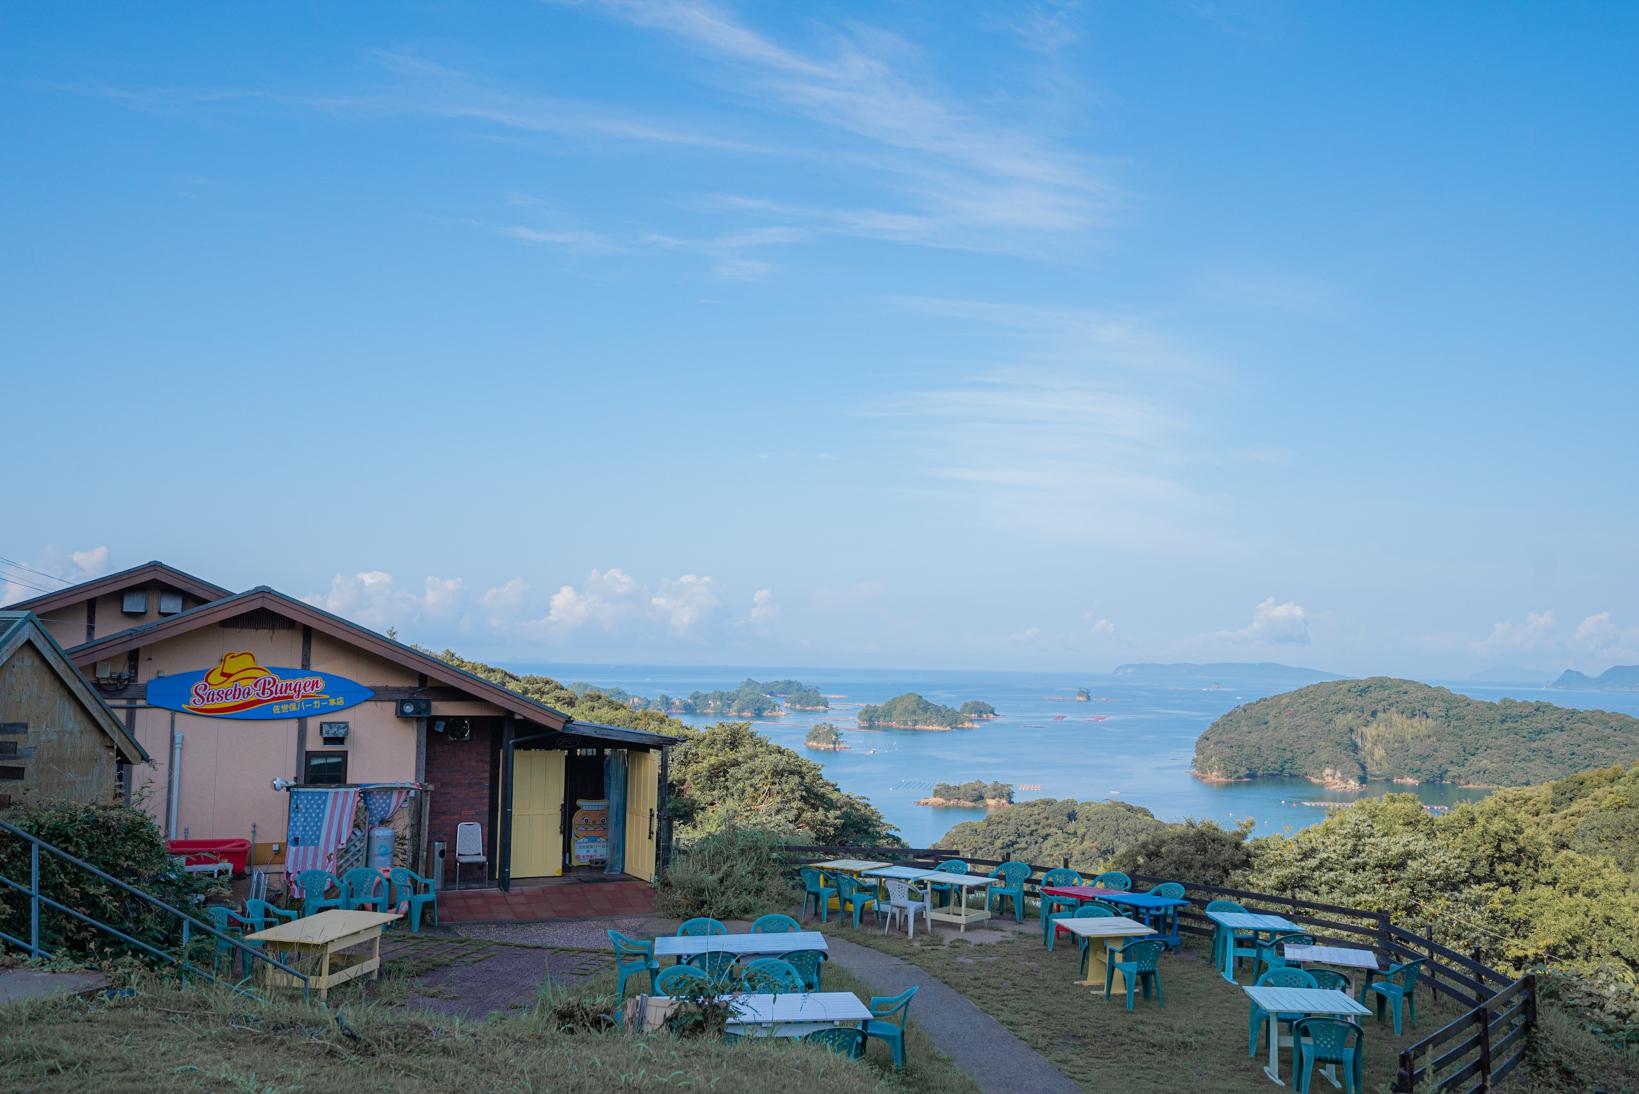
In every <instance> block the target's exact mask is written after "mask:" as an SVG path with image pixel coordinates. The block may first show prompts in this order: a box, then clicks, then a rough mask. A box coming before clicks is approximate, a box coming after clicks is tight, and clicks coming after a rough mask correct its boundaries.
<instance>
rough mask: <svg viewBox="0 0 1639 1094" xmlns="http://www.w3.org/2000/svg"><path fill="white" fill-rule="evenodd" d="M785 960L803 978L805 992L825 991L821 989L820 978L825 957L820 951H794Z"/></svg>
mask: <svg viewBox="0 0 1639 1094" xmlns="http://www.w3.org/2000/svg"><path fill="white" fill-rule="evenodd" d="M783 960H784V961H785V963H786V964H787V965H790V966H791V967H792V968H793V969H796V970H797V975H798V976H801V977H802V987H803V990H804V991H822V990H824V989H822V988H821V987H820V978H821V974H822V973H823V971H824V966H825V955H824V954H823V953H821V952H820V951H819V950H793V951H792V952H790V953H788V954H786V955H785V956H784V958H783Z"/></svg>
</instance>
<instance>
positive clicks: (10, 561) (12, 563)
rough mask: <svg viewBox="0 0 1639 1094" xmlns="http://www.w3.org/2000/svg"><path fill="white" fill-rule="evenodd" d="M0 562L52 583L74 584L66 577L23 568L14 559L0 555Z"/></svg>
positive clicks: (28, 567) (29, 567)
mask: <svg viewBox="0 0 1639 1094" xmlns="http://www.w3.org/2000/svg"><path fill="white" fill-rule="evenodd" d="M0 562H4V563H5V564H6V565H8V566H15V567H17V568H18V569H19V570H27V571H28V572H29V573H31V574H39V575H40V576H41V577H49V578H50V579H51V580H53V581H61V582H62V583H63V584H64V585H72V584H74V583H73V582H72V581H70V580H68V578H66V577H58V576H57V575H56V574H48V573H46V572H45V571H44V570H36V569H35V568H34V567H32V566H25V565H23V564H22V563H21V562H18V561H17V560H16V559H10V558H7V557H6V556H5V555H0Z"/></svg>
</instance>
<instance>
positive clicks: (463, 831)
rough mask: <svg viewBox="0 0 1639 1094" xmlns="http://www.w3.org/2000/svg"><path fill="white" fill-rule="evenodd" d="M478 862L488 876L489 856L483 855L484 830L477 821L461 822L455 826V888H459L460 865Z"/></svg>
mask: <svg viewBox="0 0 1639 1094" xmlns="http://www.w3.org/2000/svg"><path fill="white" fill-rule="evenodd" d="M463 862H478V863H482V864H483V865H484V867H485V876H486V877H487V876H488V866H489V856H488V855H486V854H484V829H483V826H482V825H480V824H479V823H478V822H477V821H463V822H461V823H460V824H458V825H456V826H455V887H456V888H457V889H459V888H461V864H462V863H463Z"/></svg>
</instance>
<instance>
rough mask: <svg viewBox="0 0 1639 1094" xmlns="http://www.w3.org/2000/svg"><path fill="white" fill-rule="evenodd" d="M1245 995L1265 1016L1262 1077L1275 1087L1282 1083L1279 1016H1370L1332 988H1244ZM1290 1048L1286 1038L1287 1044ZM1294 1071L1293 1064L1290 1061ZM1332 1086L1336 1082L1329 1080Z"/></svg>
mask: <svg viewBox="0 0 1639 1094" xmlns="http://www.w3.org/2000/svg"><path fill="white" fill-rule="evenodd" d="M1241 990H1242V991H1244V992H1246V994H1247V997H1248V998H1250V999H1251V1000H1252V1001H1253V1002H1254V1003H1256V1004H1257V1005H1258V1006H1260V1007H1262V1008H1263V1009H1264V1010H1266V1011H1268V1012H1269V1065H1268V1066H1267V1067H1265V1068H1264V1069H1263V1073H1264V1074H1265V1075H1267V1076H1269V1078H1270V1079H1271V1080H1273V1081H1274V1083H1275V1084H1276V1085H1277V1086H1285V1085H1286V1083H1285V1082H1283V1081H1282V1080H1281V1077H1280V1050H1281V1042H1280V1016H1281V1015H1282V1014H1326V1015H1343V1016H1345V1017H1350V1016H1359V1015H1364V1014H1370V1013H1371V1011H1369V1010H1367V1009H1366V1008H1365V1007H1363V1006H1361V1005H1360V1004H1359V1003H1357V1002H1355V1000H1354V999H1353V998H1351V997H1350V995H1349V993H1348V992H1344V991H1338V990H1337V989H1336V988H1274V987H1262V988H1259V987H1244V988H1242V989H1241ZM1287 1043H1288V1044H1290V1043H1291V1040H1290V1038H1289V1039H1288V1040H1287ZM1292 1064H1293V1066H1294V1067H1296V1066H1297V1061H1296V1060H1293V1061H1292ZM1332 1082H1333V1085H1336V1080H1335V1079H1333V1080H1332Z"/></svg>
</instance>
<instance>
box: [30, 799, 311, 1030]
mask: <svg viewBox="0 0 1639 1094" xmlns="http://www.w3.org/2000/svg"><path fill="white" fill-rule="evenodd" d="M0 832H9V833H10V834H11V835H14V836H17V837H20V838H21V839H23V840H26V841H27V842H28V844H29V883H28V885H27V886H25V885H23V884H22V883H21V882H18V881H14V880H12V879H11V878H9V877H6V876H5V875H4V874H0V884H4V885H6V886H8V887H10V888H12V889H15V890H16V891H18V892H20V893H22V894H23V895H24V896H26V897H28V902H29V938H28V940H27V941H24V940H23V939H21V938H18V937H16V936H15V935H11V934H8V933H7V932H5V931H0V939H3V940H5V941H6V942H10V943H11V944H12V945H14V946H17V947H19V948H21V949H23V950H26V951H28V952H29V953H30V954H32V955H33V956H35V957H39V958H46V959H49V958H50V957H51V953H50V951H48V950H47V949H46V948H45V947H44V946H42V945H41V944H40V906H41V905H42V904H44V905H45V906H46V907H48V908H51V909H53V910H54V911H58V912H61V913H63V914H64V915H68V916H72V917H73V918H75V919H77V920H79V921H80V922H82V923H85V924H86V925H88V926H91V927H95V928H96V929H97V930H99V931H104V932H106V933H108V934H111V935H113V936H114V937H115V938H118V939H120V940H121V941H122V942H125V943H126V944H128V945H131V946H135V947H137V948H138V949H140V950H142V951H144V952H145V953H150V954H152V955H154V956H155V957H158V958H162V959H163V960H166V961H169V962H171V963H172V964H173V965H177V966H178V967H180V968H181V969H183V971H185V972H196V973H199V974H201V975H203V976H204V977H205V978H206V979H207V980H209V981H210V982H211V983H213V984H217V983H224V982H225V981H223V980H222V979H221V978H220V977H218V976H217V975H216V974H215V972H214V971H210V970H206V969H204V968H201V967H200V966H198V965H195V964H194V963H193V962H192V961H189V960H188V957H187V954H188V946H189V943H190V941H191V936H192V933H193V932H194V931H196V930H202V931H204V932H205V934H206V935H208V936H210V937H213V938H215V939H217V940H218V941H219V942H225V943H227V944H228V945H229V946H230V947H232V948H233V949H235V950H237V951H238V952H240V953H242V954H244V955H245V959H246V965H245V968H246V969H247V970H248V969H249V968H250V967H251V966H250V964H249V962H250V961H251V960H252V959H254V960H257V961H261V962H262V963H264V964H266V965H268V966H271V967H273V968H276V969H279V970H280V971H282V972H284V973H286V974H288V975H289V976H292V977H294V978H295V979H297V980H300V981H301V984H302V998H303V999H306V998H307V997H308V992H309V988H310V984H309V981H310V977H309V976H308V975H307V974H306V973H304V972H301V971H300V970H298V969H295V968H292V967H291V966H289V965H287V964H285V963H284V962H283V961H280V960H279V959H278V958H276V957H270V956H269V955H268V954H266V953H264V952H263V951H262V950H260V949H258V948H257V947H255V946H250V945H247V944H246V943H245V942H244V941H242V940H241V939H238V938H234V937H233V936H232V935H230V934H227V933H225V932H223V931H219V930H217V929H216V928H215V927H214V926H212V925H211V924H209V923H206V922H205V921H203V920H201V919H198V918H196V917H194V916H192V915H189V914H188V913H187V912H184V911H183V910H182V909H180V908H176V907H173V906H172V905H170V904H167V903H166V902H165V901H163V900H161V899H159V898H158V897H156V896H154V895H153V894H152V893H149V892H145V891H143V890H142V889H139V888H137V887H136V886H135V885H131V884H130V883H128V882H124V881H121V880H120V879H119V878H117V877H114V876H113V875H112V874H110V873H108V872H107V871H105V870H102V869H99V868H98V867H96V866H93V865H91V864H90V863H89V862H86V861H85V860H84V859H82V858H79V857H77V856H75V855H71V854H69V853H68V852H67V851H64V850H63V849H62V848H60V847H56V846H54V845H52V844H49V843H47V842H46V841H45V840H43V839H41V838H40V837H39V836H36V835H35V834H34V833H32V832H29V831H26V830H24V829H22V828H19V827H17V826H16V825H14V824H11V823H10V822H8V821H3V820H0ZM42 850H44V851H45V852H46V853H47V854H49V855H50V856H52V857H53V858H57V859H61V860H62V861H64V862H66V863H69V864H70V865H72V866H76V867H78V868H79V869H81V870H84V871H86V872H87V873H89V874H91V875H92V876H93V877H96V878H99V879H101V880H102V881H105V882H107V883H108V884H110V885H112V886H114V887H115V888H116V889H118V890H120V891H121V892H124V893H129V894H130V895H132V896H134V897H137V898H138V899H139V900H144V901H146V902H147V903H149V904H151V905H153V906H154V907H155V908H158V909H160V910H161V911H165V912H168V913H170V914H171V915H172V916H174V917H176V918H177V919H178V920H180V921H181V924H182V955H181V956H180V957H179V956H177V955H175V954H171V953H167V952H165V951H164V950H161V949H159V948H158V947H157V946H153V945H151V944H149V943H147V942H144V941H142V940H141V939H139V938H134V937H132V936H131V935H129V934H126V933H125V932H124V931H122V930H120V929H119V928H118V927H115V926H113V925H112V924H108V923H103V922H102V921H100V920H97V919H93V918H91V917H90V916H88V915H85V914H84V913H83V912H80V911H77V910H76V909H74V908H70V907H68V906H67V905H66V904H63V903H61V902H59V901H57V900H55V899H53V898H52V897H50V896H48V895H46V894H45V893H42V892H41V891H40V852H41V851H42ZM247 979H248V977H247ZM242 984H243V981H241V982H239V983H230V984H229V987H231V988H232V989H233V990H234V991H236V992H239V993H240V994H242V995H248V994H250V993H249V992H247V991H245V990H244V988H243V987H242Z"/></svg>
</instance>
